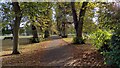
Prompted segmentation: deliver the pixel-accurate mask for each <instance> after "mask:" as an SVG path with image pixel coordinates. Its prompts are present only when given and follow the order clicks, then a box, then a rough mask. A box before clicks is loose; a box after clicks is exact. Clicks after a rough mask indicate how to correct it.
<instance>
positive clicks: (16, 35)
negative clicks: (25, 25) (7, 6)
mask: <svg viewBox="0 0 120 68" xmlns="http://www.w3.org/2000/svg"><path fill="white" fill-rule="evenodd" d="M12 5H13V9H14V12H15V20H14V26H13V52H12V54H20V53H19V51H18V45H19V26H20V21H21V17H22V14H21V10H20V6H19V3H18V2H13V3H12Z"/></svg>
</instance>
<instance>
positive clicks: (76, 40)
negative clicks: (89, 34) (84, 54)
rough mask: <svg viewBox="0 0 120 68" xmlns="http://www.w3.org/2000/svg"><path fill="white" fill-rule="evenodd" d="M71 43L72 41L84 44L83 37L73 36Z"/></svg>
mask: <svg viewBox="0 0 120 68" xmlns="http://www.w3.org/2000/svg"><path fill="white" fill-rule="evenodd" d="M73 43H74V44H85V39H83V38H78V37H74V38H73Z"/></svg>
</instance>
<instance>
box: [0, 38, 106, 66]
mask: <svg viewBox="0 0 120 68" xmlns="http://www.w3.org/2000/svg"><path fill="white" fill-rule="evenodd" d="M71 40H72V39H71V38H64V39H55V40H49V41H44V42H40V43H37V44H29V45H27V46H24V47H22V48H20V52H21V54H19V55H10V54H11V50H8V51H3V52H2V53H1V55H2V56H0V57H1V58H3V66H87V65H88V66H103V65H104V64H103V63H104V62H103V57H102V55H100V54H99V52H97V51H96V49H95V48H94V47H93V46H91V45H90V44H88V43H86V44H84V45H74V44H71Z"/></svg>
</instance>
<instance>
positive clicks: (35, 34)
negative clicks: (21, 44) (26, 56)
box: [31, 25, 39, 43]
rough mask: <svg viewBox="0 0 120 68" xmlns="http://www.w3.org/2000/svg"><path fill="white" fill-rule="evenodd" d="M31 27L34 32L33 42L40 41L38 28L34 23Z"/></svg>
mask: <svg viewBox="0 0 120 68" xmlns="http://www.w3.org/2000/svg"><path fill="white" fill-rule="evenodd" d="M31 27H32V33H33V39H32V42H33V43H38V42H39V38H38V33H37V29H36V27H35V26H34V25H32V26H31Z"/></svg>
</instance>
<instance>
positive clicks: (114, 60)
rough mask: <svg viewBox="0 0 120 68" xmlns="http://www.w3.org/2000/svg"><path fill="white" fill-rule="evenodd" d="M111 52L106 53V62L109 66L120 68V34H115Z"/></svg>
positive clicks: (112, 39)
mask: <svg viewBox="0 0 120 68" xmlns="http://www.w3.org/2000/svg"><path fill="white" fill-rule="evenodd" d="M110 48H111V49H112V50H111V51H110V52H105V53H104V55H105V60H106V63H107V64H110V65H115V66H118V67H119V68H120V32H115V34H113V35H112V37H111V46H110Z"/></svg>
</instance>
